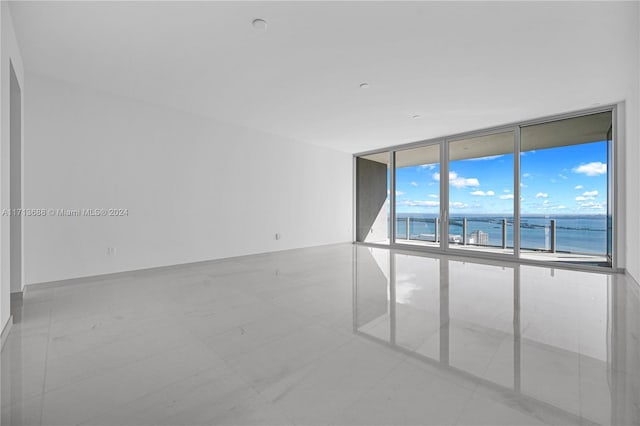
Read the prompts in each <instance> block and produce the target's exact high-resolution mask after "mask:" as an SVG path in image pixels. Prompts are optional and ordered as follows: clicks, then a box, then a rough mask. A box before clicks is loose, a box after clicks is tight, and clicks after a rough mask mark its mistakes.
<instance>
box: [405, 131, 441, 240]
mask: <svg viewBox="0 0 640 426" xmlns="http://www.w3.org/2000/svg"><path fill="white" fill-rule="evenodd" d="M440 149H441V148H440V143H436V144H434V145H427V146H423V147H420V148H414V149H406V150H401V151H397V152H396V154H395V166H396V167H395V173H396V174H395V182H396V194H395V199H396V204H395V205H396V220H395V224H396V242H397V243H404V244H414V245H424V246H431V247H439V246H440V241H441V234H442V232H441V228H440Z"/></svg>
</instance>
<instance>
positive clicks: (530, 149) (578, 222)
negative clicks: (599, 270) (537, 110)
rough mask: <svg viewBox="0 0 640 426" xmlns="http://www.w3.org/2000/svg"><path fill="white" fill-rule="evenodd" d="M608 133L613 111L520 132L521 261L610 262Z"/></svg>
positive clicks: (539, 125) (610, 206)
mask: <svg viewBox="0 0 640 426" xmlns="http://www.w3.org/2000/svg"><path fill="white" fill-rule="evenodd" d="M610 128H611V112H603V113H599V114H591V115H585V116H580V117H574V118H570V119H566V120H557V121H552V122H548V123H542V124H536V125H532V126H523V127H522V129H521V136H520V137H521V149H520V187H521V195H522V198H521V201H520V215H521V218H520V241H521V256H522V257H523V258H527V259H541V260H562V261H564V262H575V263H583V264H587V263H588V264H597V265H606V264H608V263H609V259H608V258H607V252H608V243H607V240H608V239H609V240H610V239H611V237H612V234H611V233H612V229H611V227H607V212H608V211H611V210H612V207H613V206H612V205H611V203H610V201H609V200H608V199H609V197H608V195H609V187H608V185H607V175H608V173H607V171H608V170H610V169H611V167H610V164H609V163H610V162H611V159H609V158H608V152H609V149H610V146H611V143H612V142H611V141H610V140H608V138H610V137H608V136H607V133H608V131H609V129H610Z"/></svg>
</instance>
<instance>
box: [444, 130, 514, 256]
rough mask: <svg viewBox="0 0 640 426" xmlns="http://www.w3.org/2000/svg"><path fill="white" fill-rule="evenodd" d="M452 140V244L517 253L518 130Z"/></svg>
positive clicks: (450, 179) (450, 212) (450, 190)
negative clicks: (515, 158) (515, 164)
mask: <svg viewBox="0 0 640 426" xmlns="http://www.w3.org/2000/svg"><path fill="white" fill-rule="evenodd" d="M448 146H449V185H448V186H449V247H452V248H453V247H455V248H462V249H471V250H481V251H490V252H494V253H513V215H514V213H513V212H514V201H513V200H514V191H513V178H514V172H513V149H514V132H513V131H507V132H499V133H494V134H489V135H484V136H478V137H473V138H465V139H460V140H454V141H450V142H449V145H448Z"/></svg>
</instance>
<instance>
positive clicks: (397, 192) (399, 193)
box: [387, 189, 404, 197]
mask: <svg viewBox="0 0 640 426" xmlns="http://www.w3.org/2000/svg"><path fill="white" fill-rule="evenodd" d="M390 193H391V191H389V190H388V189H387V195H389V194H390ZM398 195H404V192H402V191H396V197H397V196H398Z"/></svg>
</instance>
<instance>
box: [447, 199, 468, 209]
mask: <svg viewBox="0 0 640 426" xmlns="http://www.w3.org/2000/svg"><path fill="white" fill-rule="evenodd" d="M449 205H450V206H451V207H453V208H454V209H466V208H467V207H469V206H468V205H467V204H465V203H461V202H460V201H452V202H450V203H449Z"/></svg>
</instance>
